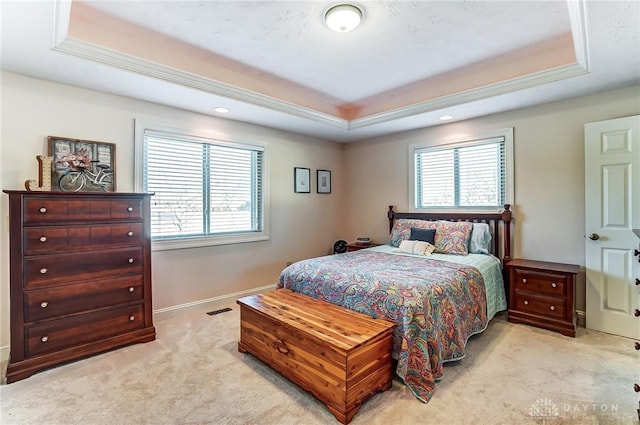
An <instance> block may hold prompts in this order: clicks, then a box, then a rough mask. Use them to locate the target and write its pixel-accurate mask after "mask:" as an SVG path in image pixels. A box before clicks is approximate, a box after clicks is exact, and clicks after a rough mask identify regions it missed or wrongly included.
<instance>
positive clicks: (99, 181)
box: [47, 136, 116, 192]
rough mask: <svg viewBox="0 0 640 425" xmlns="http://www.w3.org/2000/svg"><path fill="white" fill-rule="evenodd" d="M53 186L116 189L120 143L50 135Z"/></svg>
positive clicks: (110, 190)
mask: <svg viewBox="0 0 640 425" xmlns="http://www.w3.org/2000/svg"><path fill="white" fill-rule="evenodd" d="M47 140H48V144H49V156H50V157H53V162H52V164H51V190H62V191H67V192H115V191H116V145H115V144H114V143H107V142H96V141H93V140H80V139H69V138H67V137H56V136H49V137H48V138H47Z"/></svg>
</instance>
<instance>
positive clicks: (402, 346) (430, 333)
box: [277, 205, 512, 403]
mask: <svg viewBox="0 0 640 425" xmlns="http://www.w3.org/2000/svg"><path fill="white" fill-rule="evenodd" d="M387 217H388V219H389V233H390V238H389V244H388V245H380V246H376V247H372V248H367V249H361V250H358V251H353V252H348V253H345V254H335V255H328V256H324V257H317V258H312V259H308V260H303V261H299V262H297V263H294V264H292V265H290V266H288V267H287V268H286V269H284V270H283V271H282V273H281V275H280V278H279V281H278V284H277V286H278V287H279V288H288V289H291V290H293V291H295V292H299V293H302V294H305V295H308V296H311V297H313V298H317V299H321V300H325V301H328V302H330V303H332V304H336V305H339V306H342V307H346V308H349V309H351V310H354V311H358V312H361V313H365V314H367V315H369V316H371V317H374V318H376V317H381V318H386V319H388V320H391V321H393V322H394V323H395V324H396V327H395V330H394V334H393V358H394V359H395V360H397V366H396V373H397V375H398V376H399V377H400V378H401V379H402V380H403V381H404V382H405V384H406V385H407V387H408V388H409V389H410V390H411V391H412V393H413V394H414V395H415V396H416V398H418V399H419V400H420V401H422V402H424V403H427V402H428V401H429V400H430V399H431V396H432V395H433V392H434V390H435V383H436V381H438V380H440V379H441V378H442V377H443V374H444V363H445V362H449V361H455V360H459V359H461V358H463V357H464V356H465V347H466V344H467V341H468V339H469V338H470V337H471V336H472V335H475V334H479V333H481V332H482V331H484V330H485V329H486V328H487V325H488V323H489V321H490V320H491V319H492V318H493V317H494V316H495V314H496V313H498V312H499V311H503V310H506V308H507V302H506V296H505V292H506V291H505V282H508V280H507V279H506V276H505V275H504V273H503V267H502V265H503V264H506V263H507V262H508V261H509V260H510V259H511V256H510V255H511V226H512V220H511V210H510V205H505V208H504V211H502V212H497V213H496V212H493V213H469V214H465V213H458V212H453V213H446V214H435V213H398V212H395V211H394V209H393V207H392V206H389V210H388V211H387ZM432 235H433V239H429V238H430V237H431V236H432ZM425 238H426V239H425ZM430 241H431V242H433V243H430ZM422 247H426V249H425V250H424V251H422ZM417 248H419V249H418V250H417V251H416V249H417ZM431 250H434V252H429V251H431Z"/></svg>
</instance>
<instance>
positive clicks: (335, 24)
mask: <svg viewBox="0 0 640 425" xmlns="http://www.w3.org/2000/svg"><path fill="white" fill-rule="evenodd" d="M361 20H362V10H360V9H359V8H358V7H356V6H354V5H351V4H339V5H337V6H333V7H332V8H331V9H329V10H327V13H326V14H325V15H324V21H325V23H326V24H327V26H328V27H329V28H331V29H332V30H334V31H335V32H349V31H353V30H354V29H356V27H357V26H358V25H360V21H361Z"/></svg>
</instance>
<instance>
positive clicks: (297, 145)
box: [0, 73, 345, 348]
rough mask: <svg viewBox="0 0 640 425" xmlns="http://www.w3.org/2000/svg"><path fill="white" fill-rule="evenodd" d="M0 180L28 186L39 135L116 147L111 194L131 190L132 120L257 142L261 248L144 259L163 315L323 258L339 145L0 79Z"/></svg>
mask: <svg viewBox="0 0 640 425" xmlns="http://www.w3.org/2000/svg"><path fill="white" fill-rule="evenodd" d="M1 83H2V86H1V89H2V90H1V96H2V97H1V100H2V111H1V113H2V115H1V123H2V126H1V132H0V136H1V139H0V181H1V182H2V189H22V188H24V181H25V180H27V179H33V178H37V168H36V166H37V162H36V160H35V157H36V155H39V154H46V152H47V146H46V138H47V136H49V135H54V136H64V137H70V138H78V139H89V140H98V141H105V142H113V143H116V145H117V146H116V156H117V162H116V165H117V185H118V191H121V192H126V191H133V188H134V181H133V175H134V158H133V152H134V147H133V134H134V119H142V120H144V121H145V122H153V123H161V124H164V125H167V126H173V127H178V128H188V129H192V130H195V131H198V132H200V133H203V132H207V133H210V134H213V135H215V136H218V137H226V138H231V139H234V140H237V141H242V142H251V141H256V142H262V143H266V148H267V155H268V170H269V176H268V177H269V180H270V183H271V184H270V199H271V210H270V230H271V238H270V240H268V241H264V242H256V243H245V244H236V245H225V246H215V247H207V248H197V249H183V250H172V251H156V252H154V253H153V256H152V259H153V270H152V273H153V306H154V309H156V310H157V309H166V308H169V307H172V306H176V305H181V304H187V303H192V302H197V301H200V300H203V299H209V298H215V297H219V296H223V295H228V294H233V293H236V292H241V291H245V290H250V289H253V288H258V287H261V286H265V285H274V286H275V283H276V281H277V278H278V275H279V272H280V271H281V270H282V269H283V268H284V267H285V264H286V262H288V261H295V260H299V259H302V258H308V257H314V256H318V255H324V254H327V253H329V252H330V250H331V248H332V246H333V242H334V241H335V240H336V239H339V238H341V237H343V236H342V234H343V231H342V228H341V226H342V221H341V220H340V217H339V214H340V213H341V207H342V205H343V200H344V197H345V191H344V187H345V185H344V167H343V165H342V164H343V160H342V155H343V147H342V145H339V144H335V143H332V142H327V141H324V140H319V139H314V138H311V137H306V136H301V135H298V134H292V133H287V132H283V131H277V130H273V129H268V128H264V127H260V126H255V125H249V124H244V123H240V122H236V121H231V120H224V119H217V118H214V117H210V116H205V115H200V114H195V113H192V112H187V111H184V110H179V109H175V108H170V107H166V106H161V105H157V104H152V103H147V102H142V101H137V100H132V99H128V98H124V97H119V96H113V95H108V94H104V93H99V92H95V91H91V90H84V89H79V88H75V87H71V86H66V85H61V84H55V83H50V82H45V81H42V80H36V79H32V78H27V77H23V76H19V75H16V74H12V73H3V74H2V81H1ZM295 166H300V167H308V168H310V169H311V172H312V184H313V185H315V170H316V169H327V170H331V171H332V194H330V195H319V194H316V193H315V190H312V193H310V194H296V193H293V167H295ZM0 212H1V214H0V215H1V216H2V223H1V224H0V230H1V234H2V238H1V244H0V254H2V258H1V262H0V265H1V273H0V300H1V301H0V323H1V329H0V331H1V336H0V347H5V348H6V346H7V345H8V344H9V334H8V330H9V311H8V298H9V297H8V294H9V289H8V288H9V280H8V279H9V270H8V269H9V267H8V263H9V253H8V234H7V231H8V230H7V221H8V220H7V218H6V217H7V215H8V212H7V196H6V195H4V194H2V196H1V197H0Z"/></svg>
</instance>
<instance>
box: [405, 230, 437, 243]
mask: <svg viewBox="0 0 640 425" xmlns="http://www.w3.org/2000/svg"><path fill="white" fill-rule="evenodd" d="M435 238H436V229H419V228H417V227H412V228H411V234H410V235H409V240H410V241H425V242H429V243H430V244H431V245H434V244H435Z"/></svg>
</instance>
